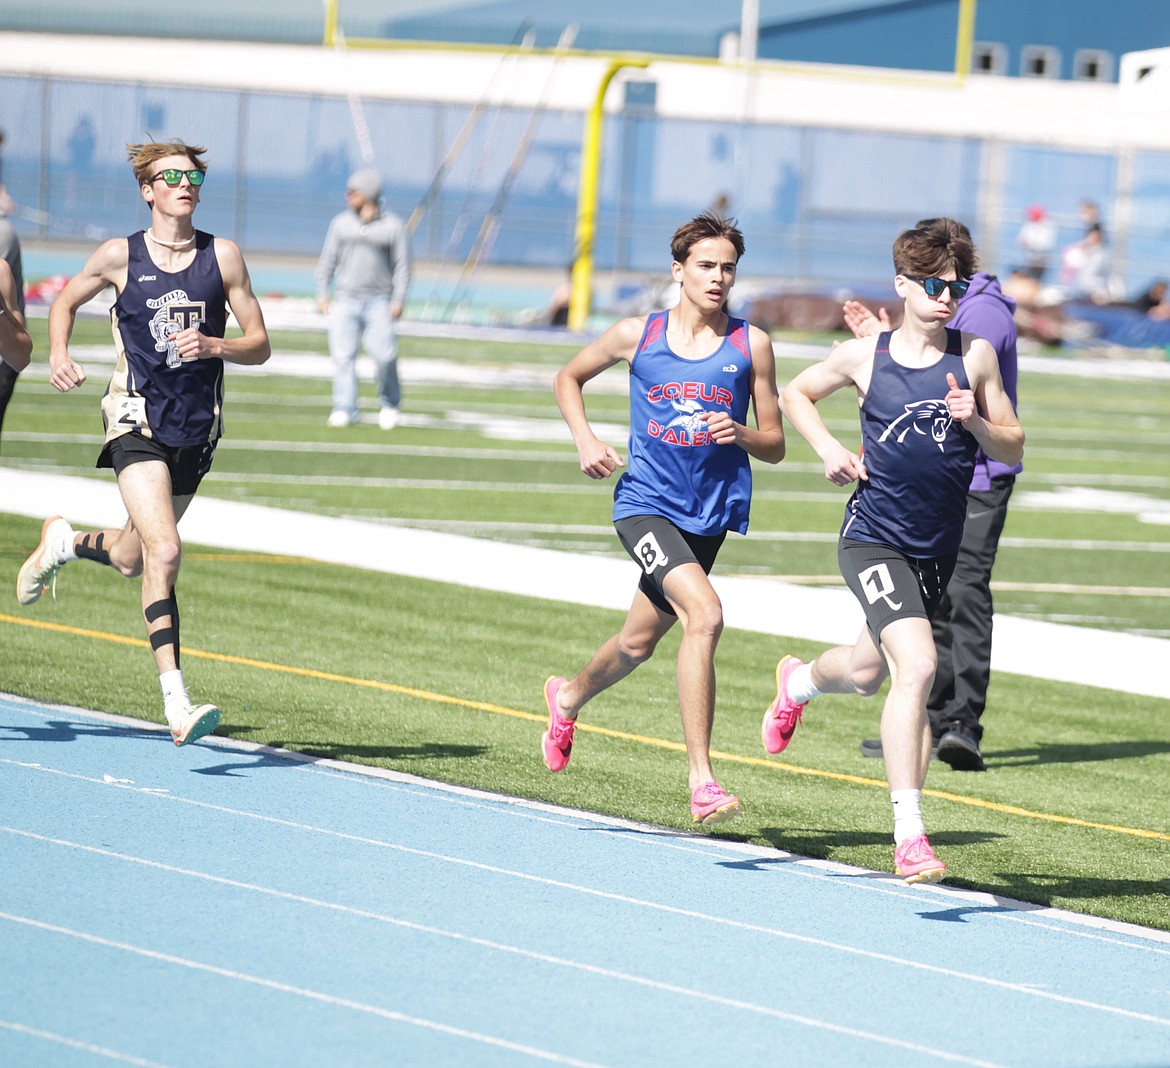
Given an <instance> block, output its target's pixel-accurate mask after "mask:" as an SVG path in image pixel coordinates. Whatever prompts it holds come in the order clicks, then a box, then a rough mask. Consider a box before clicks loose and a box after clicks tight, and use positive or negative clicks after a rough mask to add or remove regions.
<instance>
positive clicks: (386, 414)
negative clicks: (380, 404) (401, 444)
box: [378, 408, 402, 430]
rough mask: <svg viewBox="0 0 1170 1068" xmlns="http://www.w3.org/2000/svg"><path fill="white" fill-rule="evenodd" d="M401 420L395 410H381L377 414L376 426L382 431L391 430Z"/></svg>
mask: <svg viewBox="0 0 1170 1068" xmlns="http://www.w3.org/2000/svg"><path fill="white" fill-rule="evenodd" d="M401 418H402V417H401V415H399V412H398V409H397V408H383V409H382V410H381V411H380V412H379V413H378V426H379V427H381V428H382V429H383V430H393V429H394V428H395V427H396V426H397V425H398V423H399V420H400V419H401Z"/></svg>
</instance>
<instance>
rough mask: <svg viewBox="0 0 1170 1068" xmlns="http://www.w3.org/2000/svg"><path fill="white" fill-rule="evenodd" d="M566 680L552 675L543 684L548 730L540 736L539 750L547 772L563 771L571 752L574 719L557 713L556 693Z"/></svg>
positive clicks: (575, 723)
mask: <svg viewBox="0 0 1170 1068" xmlns="http://www.w3.org/2000/svg"><path fill="white" fill-rule="evenodd" d="M567 681H568V680H567V679H562V678H561V677H560V676H559V675H553V676H551V677H550V678H548V679H546V680H545V683H544V703H545V704H546V705H547V706H548V730H546V731H545V732H544V734H542V735H541V736H540V749H541V752H542V753H543V754H544V762H545V764H546V765H547V766H548V770H549V771H564V770H565V768H566V767H567V766H568V763H569V756H570V755H571V754H572V752H573V730H574V728H575V727H576V726H577V721H576V720H575V719H566V718H565V717H564V716H562V715H561V714H560V713H559V712H558V711H557V691H558V690H559V689H560V688H561V687H562V686H564V684H565V683H566V682H567Z"/></svg>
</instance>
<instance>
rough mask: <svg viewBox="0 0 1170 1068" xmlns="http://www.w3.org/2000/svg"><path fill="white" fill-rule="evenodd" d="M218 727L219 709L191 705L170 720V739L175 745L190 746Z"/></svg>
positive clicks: (210, 706)
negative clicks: (172, 739)
mask: <svg viewBox="0 0 1170 1068" xmlns="http://www.w3.org/2000/svg"><path fill="white" fill-rule="evenodd" d="M218 726H219V709H218V708H216V707H215V705H192V704H191V703H190V702H189V701H188V702H187V707H186V708H185V709H183V710H182V712H180V713H179V715H178V716H177V717H176V718H175V719H173V720H171V737H172V738H174V740H175V745H190V744H191V743H192V742H197V741H198V740H199V739H200V738H202V737H203V736H204V735H205V734H210V733H211V732H212V731H213V730H215V728H216V727H218Z"/></svg>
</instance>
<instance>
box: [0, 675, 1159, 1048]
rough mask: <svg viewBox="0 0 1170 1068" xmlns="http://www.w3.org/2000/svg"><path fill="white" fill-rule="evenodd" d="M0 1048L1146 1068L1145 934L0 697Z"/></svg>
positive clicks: (1149, 977) (1152, 957)
mask: <svg viewBox="0 0 1170 1068" xmlns="http://www.w3.org/2000/svg"><path fill="white" fill-rule="evenodd" d="M0 858H2V868H0V870H2V872H3V878H2V879H0V953H2V960H3V965H4V966H3V968H0V1064H3V1065H12V1066H23V1065H53V1066H73V1065H86V1066H89V1065H107V1064H111V1063H113V1064H132V1065H171V1066H185V1065H191V1066H200V1068H206V1066H208V1065H216V1066H225V1065H241V1066H248V1068H256V1066H266V1065H280V1066H284V1068H287V1066H298V1065H329V1066H356V1065H395V1066H406V1065H419V1066H424V1065H425V1066H428V1068H434V1066H439V1065H453V1066H460V1068H463V1066H471V1068H477V1066H497V1065H499V1066H503V1065H507V1066H514V1065H527V1064H534V1065H535V1064H541V1063H552V1064H561V1065H615V1066H616V1065H624V1066H638V1068H643V1066H657V1065H669V1066H683V1065H716V1064H718V1065H728V1066H735V1068H745V1066H752V1065H824V1064H840V1065H863V1066H866V1068H880V1066H885V1065H890V1066H897V1068H911V1066H915V1065H939V1064H954V1065H1019V1066H1028V1068H1039V1066H1045V1065H1051V1066H1054V1068H1055V1066H1059V1068H1077V1066H1086V1068H1089V1066H1091V1068H1108V1066H1114V1065H1116V1066H1125V1068H1140V1066H1154V1065H1166V1064H1167V1063H1170V935H1166V934H1165V933H1163V932H1157V931H1146V930H1144V929H1142V928H1137V927H1131V926H1127V925H1123V924H1117V923H1110V922H1108V921H1101V920H1095V919H1090V918H1087V917H1082V916H1077V915H1074V914H1070V913H1064V912H1058V911H1055V910H1051V909H1042V908H1038V907H1035V906H1029V905H1022V904H1020V903H1018V902H1012V901H1006V900H1002V899H996V898H993V897H990V896H988V895H982V894H974V893H969V892H964V891H958V890H955V889H952V888H948V887H946V886H935V887H907V886H904V885H902V883H901V882H900V881H899V880H896V879H895V878H893V877H892V876H890V875H887V874H882V873H874V872H868V871H863V870H859V869H854V868H847V867H843V866H841V865H837V864H831V863H828V862H823V861H811V860H805V859H801V858H799V857H795V856H792V855H790V854H787V853H783V852H780V851H778V850H773V849H767V848H762V847H756V846H746V845H742V844H736V843H731V842H725V841H720V840H716V839H711V838H708V837H704V836H702V835H698V834H696V835H688V834H680V833H677V832H673V831H662V830H658V829H655V828H652V827H647V826H639V825H637V824H633V823H628V822H623V821H618V820H613V819H607V818H603V817H598V816H593V815H589V814H586V813H582V812H576V811H569V810H565V809H558V808H554V807H552V806H547V805H540V804H535V803H531V802H524V801H517V800H515V799H512V798H507V797H497V796H493V795H488V794H484V793H481V792H477V791H471V790H464V789H459V788H455V787H449V786H444V785H440V784H435V783H431V782H427V781H423V780H420V779H415V778H411V777H409V776H405V775H399V774H394V773H389V772H378V771H371V770H369V769H359V768H355V767H352V766H348V765H343V764H340V763H337V762H333V761H313V760H310V759H306V758H301V757H297V756H294V755H292V754H288V753H282V752H278V751H274V750H270V749H264V748H259V747H256V746H252V745H249V744H247V743H243V742H237V741H232V740H226V739H219V738H214V737H211V738H207V739H204V740H203V742H201V743H199V744H198V745H194V746H189V747H184V748H182V749H176V748H175V747H174V746H173V745H172V744H171V741H170V736H169V734H168V732H167V731H166V729H165V728H164V727H162V726H161V725H157V724H149V723H144V722H141V721H137V720H130V719H122V718H115V717H111V716H105V715H102V714H100V713H94V712H88V711H84V710H80V709H74V708H60V707H52V706H45V705H40V704H35V703H32V702H28V701H24V700H22V699H18V698H10V697H3V696H0Z"/></svg>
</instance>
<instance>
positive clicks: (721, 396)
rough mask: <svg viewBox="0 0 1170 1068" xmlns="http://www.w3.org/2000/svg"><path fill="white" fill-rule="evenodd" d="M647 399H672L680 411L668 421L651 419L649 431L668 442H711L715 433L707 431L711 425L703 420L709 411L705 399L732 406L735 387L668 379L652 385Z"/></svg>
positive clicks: (674, 405)
mask: <svg viewBox="0 0 1170 1068" xmlns="http://www.w3.org/2000/svg"><path fill="white" fill-rule="evenodd" d="M646 399H647V400H649V401H650V402H651V403H652V404H661V403H662V402H663V401H669V402H670V406H671V407H672V408H673V409H674V410H675V411H676V412H677V413H678V414H677V415H676V416H675V417H674V418H673V419H671V420H670V422H668V423H662V422H660V421H659V420H657V419H651V420H649V421H648V422H647V424H646V433H647V434H649V435H650V437H652V438H658V439H659V440H660V441H663V442H665V443H666V444H667V445H679V446H683V447H690V446H702V445H710V444H711V435H710V434H708V433H707V425H706V423H705V422H704V421H703V415H704V413H705V412H706V411H707V409H706V408H705V407H704V402H705V403H706V404H708V405H722V406H723V407H724V408H730V407H731V402H732V400H733V399H734V398H733V396H732V393H731V390H728V389H724V388H723V387H722V386H715V385H711V384H709V383H707V382H666V383H663V384H662V385H657V386H651V387H650V390H649V392H648V393H647V394H646Z"/></svg>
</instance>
